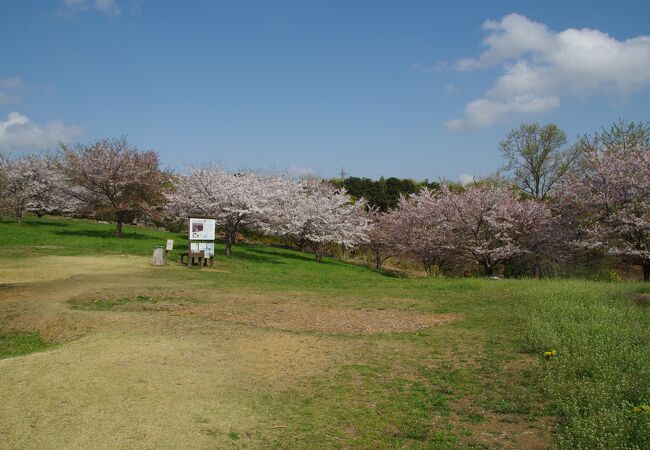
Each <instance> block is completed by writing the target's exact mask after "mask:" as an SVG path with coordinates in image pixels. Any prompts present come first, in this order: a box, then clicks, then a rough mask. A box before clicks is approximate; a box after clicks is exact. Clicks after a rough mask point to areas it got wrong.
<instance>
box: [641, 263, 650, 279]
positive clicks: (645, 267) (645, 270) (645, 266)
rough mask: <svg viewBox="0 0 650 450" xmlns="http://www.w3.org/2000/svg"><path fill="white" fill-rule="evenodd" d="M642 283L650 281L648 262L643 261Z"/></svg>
mask: <svg viewBox="0 0 650 450" xmlns="http://www.w3.org/2000/svg"><path fill="white" fill-rule="evenodd" d="M643 281H650V261H643Z"/></svg>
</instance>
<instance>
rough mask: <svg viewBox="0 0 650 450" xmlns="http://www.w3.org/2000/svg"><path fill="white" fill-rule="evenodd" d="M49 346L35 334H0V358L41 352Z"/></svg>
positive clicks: (19, 332)
mask: <svg viewBox="0 0 650 450" xmlns="http://www.w3.org/2000/svg"><path fill="white" fill-rule="evenodd" d="M50 346H51V345H50V344H48V343H47V342H45V341H44V340H43V339H42V338H41V336H40V335H39V334H38V333H35V332H23V331H10V332H5V333H0V358H10V357H12V356H20V355H27V354H29V353H34V352H41V351H43V350H46V349H47V348H48V347H50Z"/></svg>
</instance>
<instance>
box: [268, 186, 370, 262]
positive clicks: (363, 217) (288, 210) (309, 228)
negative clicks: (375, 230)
mask: <svg viewBox="0 0 650 450" xmlns="http://www.w3.org/2000/svg"><path fill="white" fill-rule="evenodd" d="M264 228H265V231H266V232H267V233H268V234H274V235H277V236H285V237H287V238H289V239H290V240H291V241H292V242H294V243H295V244H296V245H298V246H299V247H300V248H307V249H309V250H310V251H312V252H313V253H314V255H315V257H316V261H321V259H322V256H323V252H324V248H325V245H326V244H330V243H334V244H338V245H341V246H343V247H345V248H353V247H355V246H357V245H359V244H362V243H365V242H367V240H368V237H367V232H368V230H369V228H370V220H369V218H368V215H367V213H366V210H365V201H364V200H363V199H360V200H357V201H356V202H355V201H353V200H352V198H351V197H350V196H349V195H348V194H347V193H346V191H345V189H342V188H336V187H334V186H332V185H331V184H329V183H327V182H325V181H323V180H320V179H316V178H311V179H306V180H303V181H301V182H300V183H298V184H294V185H292V186H288V189H286V190H285V191H284V192H283V195H282V196H281V197H278V198H277V200H276V203H275V212H274V213H273V214H272V215H269V216H268V217H267V222H266V223H265V226H264Z"/></svg>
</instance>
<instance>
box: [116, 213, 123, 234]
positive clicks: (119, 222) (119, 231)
mask: <svg viewBox="0 0 650 450" xmlns="http://www.w3.org/2000/svg"><path fill="white" fill-rule="evenodd" d="M116 216H117V225H116V226H115V237H116V238H119V237H122V226H123V225H124V213H123V212H119V213H117V215H116Z"/></svg>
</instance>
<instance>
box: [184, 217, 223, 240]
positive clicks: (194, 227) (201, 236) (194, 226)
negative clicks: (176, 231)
mask: <svg viewBox="0 0 650 450" xmlns="http://www.w3.org/2000/svg"><path fill="white" fill-rule="evenodd" d="M216 225H217V224H216V222H215V220H214V219H190V240H193V241H214V229H215V227H216Z"/></svg>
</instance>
